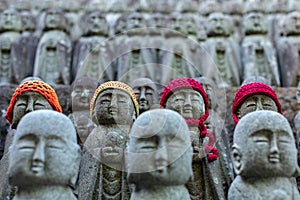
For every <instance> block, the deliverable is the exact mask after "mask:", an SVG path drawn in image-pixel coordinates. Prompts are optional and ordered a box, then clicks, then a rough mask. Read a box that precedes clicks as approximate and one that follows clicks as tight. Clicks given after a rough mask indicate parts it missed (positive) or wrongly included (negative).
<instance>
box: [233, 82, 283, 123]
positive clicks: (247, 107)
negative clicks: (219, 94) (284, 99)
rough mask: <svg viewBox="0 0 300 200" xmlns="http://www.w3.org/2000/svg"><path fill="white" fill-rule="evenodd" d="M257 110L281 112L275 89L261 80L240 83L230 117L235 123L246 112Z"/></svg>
mask: <svg viewBox="0 0 300 200" xmlns="http://www.w3.org/2000/svg"><path fill="white" fill-rule="evenodd" d="M258 110H273V111H276V112H279V113H281V114H282V109H281V104H280V102H279V100H278V98H277V95H276V93H275V91H274V90H273V89H272V88H271V87H270V86H268V85H267V84H265V83H261V82H252V83H248V84H245V85H242V86H241V87H240V88H239V90H238V91H237V93H236V95H235V98H234V101H233V106H232V117H233V120H234V122H235V123H236V124H237V123H238V122H239V120H240V119H241V118H242V117H244V116H245V115H246V114H248V113H250V112H253V111H258Z"/></svg>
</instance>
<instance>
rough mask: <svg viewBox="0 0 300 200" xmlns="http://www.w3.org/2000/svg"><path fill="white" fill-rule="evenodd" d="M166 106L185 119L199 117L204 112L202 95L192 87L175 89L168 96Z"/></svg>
mask: <svg viewBox="0 0 300 200" xmlns="http://www.w3.org/2000/svg"><path fill="white" fill-rule="evenodd" d="M166 108H168V109H171V110H174V111H176V112H178V113H179V114H180V115H181V116H183V117H184V118H185V119H200V117H201V116H202V115H203V114H204V113H205V104H204V100H203V97H202V96H201V94H200V93H199V92H198V91H195V90H193V89H179V90H176V91H175V92H174V93H173V94H172V95H171V96H170V97H169V98H168V100H167V103H166Z"/></svg>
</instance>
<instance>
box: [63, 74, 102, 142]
mask: <svg viewBox="0 0 300 200" xmlns="http://www.w3.org/2000/svg"><path fill="white" fill-rule="evenodd" d="M96 88H97V80H96V79H93V78H90V77H80V78H78V79H75V80H74V82H73V83H72V86H71V89H72V92H71V105H72V108H71V110H72V113H71V114H70V115H69V118H70V119H71V120H72V122H73V123H74V125H75V128H76V131H77V134H78V136H79V138H80V141H79V143H80V144H81V145H82V144H83V143H84V141H85V140H86V138H87V136H88V135H89V133H90V132H91V131H92V129H93V128H94V127H95V124H94V122H93V121H92V119H91V118H90V115H89V113H90V112H89V110H90V101H91V99H92V97H93V94H94V91H95V90H96Z"/></svg>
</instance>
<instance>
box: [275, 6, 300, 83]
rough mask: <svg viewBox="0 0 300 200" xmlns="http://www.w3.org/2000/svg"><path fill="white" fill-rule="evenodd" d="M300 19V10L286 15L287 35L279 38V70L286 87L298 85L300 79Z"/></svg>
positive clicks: (277, 44)
mask: <svg viewBox="0 0 300 200" xmlns="http://www.w3.org/2000/svg"><path fill="white" fill-rule="evenodd" d="M298 20H300V12H299V11H294V12H291V13H289V14H288V15H286V18H285V21H284V24H285V29H284V30H285V37H280V38H278V40H277V43H276V46H277V53H278V62H279V69H280V70H279V71H280V73H281V74H280V75H281V80H282V86H284V87H296V86H297V84H298V82H299V80H300V73H299V71H300V70H299V61H298V60H299V59H298V57H299V52H300V28H299V27H298V25H297V23H298V22H297V21H298Z"/></svg>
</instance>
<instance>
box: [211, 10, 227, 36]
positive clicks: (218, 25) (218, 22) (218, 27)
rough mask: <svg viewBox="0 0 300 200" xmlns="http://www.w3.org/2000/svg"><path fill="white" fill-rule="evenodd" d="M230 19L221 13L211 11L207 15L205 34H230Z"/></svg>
mask: <svg viewBox="0 0 300 200" xmlns="http://www.w3.org/2000/svg"><path fill="white" fill-rule="evenodd" d="M230 28H231V27H230V20H229V18H228V17H225V16H224V15H223V14H221V13H212V14H210V15H209V17H208V22H207V34H208V35H210V36H227V35H229V34H230Z"/></svg>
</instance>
